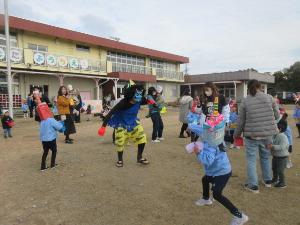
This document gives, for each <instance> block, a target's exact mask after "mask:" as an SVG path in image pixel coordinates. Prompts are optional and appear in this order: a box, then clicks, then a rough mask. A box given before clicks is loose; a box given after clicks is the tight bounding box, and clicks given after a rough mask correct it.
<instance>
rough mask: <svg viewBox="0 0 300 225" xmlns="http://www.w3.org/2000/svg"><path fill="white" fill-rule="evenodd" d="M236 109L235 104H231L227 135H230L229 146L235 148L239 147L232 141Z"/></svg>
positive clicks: (236, 116)
mask: <svg viewBox="0 0 300 225" xmlns="http://www.w3.org/2000/svg"><path fill="white" fill-rule="evenodd" d="M237 118H238V115H237V110H236V105H232V107H231V108H230V116H229V131H228V132H229V136H230V146H229V148H230V149H232V148H237V149H239V148H240V147H239V146H235V145H234V144H233V143H234V138H233V134H234V131H235V128H236V122H237Z"/></svg>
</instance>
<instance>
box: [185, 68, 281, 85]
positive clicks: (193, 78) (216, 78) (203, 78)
mask: <svg viewBox="0 0 300 225" xmlns="http://www.w3.org/2000/svg"><path fill="white" fill-rule="evenodd" d="M251 79H256V80H258V81H260V82H264V83H274V82H275V78H274V76H273V75H271V74H268V73H259V72H256V71H254V70H251V69H248V70H239V71H234V72H223V73H210V74H198V75H187V76H185V77H184V81H185V83H188V84H193V83H195V84H196V83H206V82H222V81H224V82H226V81H227V82H228V81H247V80H251Z"/></svg>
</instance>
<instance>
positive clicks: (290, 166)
mask: <svg viewBox="0 0 300 225" xmlns="http://www.w3.org/2000/svg"><path fill="white" fill-rule="evenodd" d="M292 167H293V163H292V161H291V160H290V161H288V162H287V164H286V168H287V169H290V168H292Z"/></svg>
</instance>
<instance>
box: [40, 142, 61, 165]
mask: <svg viewBox="0 0 300 225" xmlns="http://www.w3.org/2000/svg"><path fill="white" fill-rule="evenodd" d="M42 145H43V150H44V153H43V156H42V162H41V170H43V169H46V159H47V156H48V152H49V150H51V151H52V155H51V167H55V159H56V153H57V145H56V139H54V140H53V141H43V142H42Z"/></svg>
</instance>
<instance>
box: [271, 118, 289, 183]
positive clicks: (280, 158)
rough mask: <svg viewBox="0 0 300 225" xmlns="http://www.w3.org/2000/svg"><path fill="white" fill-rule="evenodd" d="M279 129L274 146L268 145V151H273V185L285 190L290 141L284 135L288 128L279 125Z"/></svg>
mask: <svg viewBox="0 0 300 225" xmlns="http://www.w3.org/2000/svg"><path fill="white" fill-rule="evenodd" d="M277 127H278V129H279V132H280V133H278V134H276V135H274V137H273V144H268V146H267V147H268V149H270V150H271V153H272V156H273V159H272V170H273V179H272V183H273V184H274V187H277V188H285V187H286V183H285V177H284V170H285V167H286V164H287V159H288V155H289V151H288V149H289V141H288V138H287V137H286V135H285V134H284V132H285V130H286V127H285V125H284V124H283V123H280V122H279V123H278V124H277Z"/></svg>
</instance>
